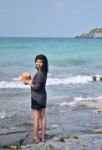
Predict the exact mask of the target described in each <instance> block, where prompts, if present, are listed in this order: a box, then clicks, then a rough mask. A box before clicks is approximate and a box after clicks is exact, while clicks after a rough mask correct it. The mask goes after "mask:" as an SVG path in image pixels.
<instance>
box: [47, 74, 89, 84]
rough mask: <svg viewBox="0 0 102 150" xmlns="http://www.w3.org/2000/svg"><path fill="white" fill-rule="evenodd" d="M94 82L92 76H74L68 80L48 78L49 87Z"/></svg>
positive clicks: (67, 78)
mask: <svg viewBox="0 0 102 150" xmlns="http://www.w3.org/2000/svg"><path fill="white" fill-rule="evenodd" d="M90 81H92V77H91V76H80V75H78V76H73V77H66V78H48V80H47V85H48V86H49V85H60V84H62V85H68V84H85V83H88V82H90Z"/></svg>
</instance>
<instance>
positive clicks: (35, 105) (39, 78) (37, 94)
mask: <svg viewBox="0 0 102 150" xmlns="http://www.w3.org/2000/svg"><path fill="white" fill-rule="evenodd" d="M45 85H46V75H45V74H44V72H42V71H38V72H37V73H36V74H35V75H34V77H33V81H32V87H31V108H32V109H43V108H46V99H47V94H46V89H45Z"/></svg>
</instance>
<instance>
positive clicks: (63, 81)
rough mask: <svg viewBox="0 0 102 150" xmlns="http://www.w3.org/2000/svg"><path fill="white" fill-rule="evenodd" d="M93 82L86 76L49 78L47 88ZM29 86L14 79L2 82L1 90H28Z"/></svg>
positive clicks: (0, 83)
mask: <svg viewBox="0 0 102 150" xmlns="http://www.w3.org/2000/svg"><path fill="white" fill-rule="evenodd" d="M91 81H92V77H91V76H88V75H85V76H80V75H77V76H71V77H66V78H48V79H47V86H50V85H55V86H58V85H70V84H87V83H89V82H91ZM28 87H29V86H27V85H23V84H22V83H20V82H19V81H18V79H17V78H13V79H12V81H9V82H8V81H1V82H0V89H2V88H28Z"/></svg>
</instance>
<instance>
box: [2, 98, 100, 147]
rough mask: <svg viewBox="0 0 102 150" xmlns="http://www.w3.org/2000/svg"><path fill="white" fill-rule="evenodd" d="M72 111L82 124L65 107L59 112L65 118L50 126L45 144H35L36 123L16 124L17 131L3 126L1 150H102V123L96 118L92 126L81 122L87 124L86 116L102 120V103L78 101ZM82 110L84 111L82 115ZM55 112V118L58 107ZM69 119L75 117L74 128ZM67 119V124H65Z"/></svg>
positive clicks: (98, 101)
mask: <svg viewBox="0 0 102 150" xmlns="http://www.w3.org/2000/svg"><path fill="white" fill-rule="evenodd" d="M51 107H53V106H51ZM54 107H55V106H54ZM57 107H58V106H57ZM50 109H51V108H50ZM65 109H66V110H68V111H67V113H66V111H65V113H64V110H65ZM71 109H72V110H71V111H73V114H75V118H77V121H78V120H79V121H78V122H77V123H76V121H74V119H75V118H74V116H73V114H72V116H70V115H71V114H70V108H68V107H67V106H65V108H64V110H61V111H60V113H62V118H61V117H60V118H59V119H61V120H60V124H59V126H57V125H53V126H51V124H48V125H47V132H46V133H47V135H46V142H45V143H42V142H39V143H38V144H34V143H33V142H32V137H33V123H31V122H30V123H29V122H28V123H27V122H26V123H23V122H22V123H19V124H16V128H13V127H12V128H9V127H8V128H4V127H3V126H2V130H1V129H0V150H16V149H19V150H21V149H24V150H102V122H101V121H100V122H96V120H95V118H92V119H93V120H92V121H91V124H89V123H88V122H86V124H81V122H82V120H83V121H84V122H85V119H86V121H88V118H87V117H88V116H86V115H89V119H90V118H91V117H93V116H95V115H97V116H96V117H99V119H100V117H101V116H102V101H101V100H100V99H97V100H85V101H79V103H78V105H77V106H76V107H75V108H74V107H73V108H71ZM80 109H83V111H81V114H80V112H79V110H80ZM52 112H54V115H56V113H57V112H58V110H57V108H56V113H55V111H52ZM76 112H77V113H79V114H80V115H79V114H77V113H76ZM86 112H87V114H86ZM50 113H51V112H50ZM60 115H61V114H60ZM78 116H79V117H78ZM68 117H69V118H68ZM70 117H71V118H72V117H73V120H72V121H73V123H74V124H73V125H74V126H73V125H72V126H70V125H69V124H70V121H71V120H69V119H70ZM81 117H82V118H81ZM85 117H86V118H85ZM54 118H56V116H55V117H54ZM65 118H66V121H63V120H65ZM67 119H68V120H67ZM71 124H72V123H71ZM85 127H86V129H85ZM39 136H41V128H39Z"/></svg>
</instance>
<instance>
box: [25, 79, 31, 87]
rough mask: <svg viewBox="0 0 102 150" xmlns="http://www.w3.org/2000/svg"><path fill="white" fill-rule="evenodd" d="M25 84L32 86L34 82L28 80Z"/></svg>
mask: <svg viewBox="0 0 102 150" xmlns="http://www.w3.org/2000/svg"><path fill="white" fill-rule="evenodd" d="M24 84H25V85H30V86H32V80H27V81H26V82H25V83H24Z"/></svg>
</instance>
